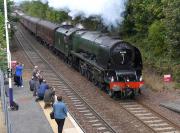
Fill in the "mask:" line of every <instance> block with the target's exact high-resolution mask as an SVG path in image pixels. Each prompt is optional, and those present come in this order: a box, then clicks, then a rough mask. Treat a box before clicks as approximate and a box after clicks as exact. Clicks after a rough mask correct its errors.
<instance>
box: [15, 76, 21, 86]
mask: <svg viewBox="0 0 180 133" xmlns="http://www.w3.org/2000/svg"><path fill="white" fill-rule="evenodd" d="M16 80H17V86H22V76H16Z"/></svg>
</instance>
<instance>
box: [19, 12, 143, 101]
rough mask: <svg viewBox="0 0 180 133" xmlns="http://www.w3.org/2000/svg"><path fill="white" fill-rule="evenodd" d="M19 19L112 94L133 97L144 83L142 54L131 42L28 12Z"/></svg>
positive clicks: (76, 67) (67, 60)
mask: <svg viewBox="0 0 180 133" xmlns="http://www.w3.org/2000/svg"><path fill="white" fill-rule="evenodd" d="M20 22H21V24H22V25H24V27H25V28H27V29H28V30H29V31H30V32H31V33H32V34H34V35H35V36H36V37H37V38H38V39H40V40H41V41H42V42H44V43H45V44H46V45H47V46H48V47H49V48H50V49H51V50H53V51H54V52H55V53H56V54H61V55H62V56H63V58H64V60H65V62H67V63H68V64H69V65H71V66H72V67H74V68H75V69H77V70H78V71H79V72H80V73H81V74H82V75H84V76H86V77H87V79H88V80H90V81H92V82H93V83H94V84H95V85H97V86H98V87H99V88H101V89H104V90H105V91H106V92H107V93H108V94H109V96H110V97H114V96H120V97H122V98H126V97H134V96H135V94H137V93H138V92H140V88H141V86H142V85H143V81H142V68H143V65H142V58H141V53H140V51H139V49H138V48H136V47H135V46H133V45H131V44H130V43H128V42H125V41H123V40H121V39H118V38H113V37H112V36H109V35H108V34H107V33H101V32H99V31H89V30H86V29H79V28H77V27H74V26H72V25H68V24H61V25H59V24H55V23H52V22H49V21H46V20H42V19H39V18H34V17H30V16H27V15H20Z"/></svg>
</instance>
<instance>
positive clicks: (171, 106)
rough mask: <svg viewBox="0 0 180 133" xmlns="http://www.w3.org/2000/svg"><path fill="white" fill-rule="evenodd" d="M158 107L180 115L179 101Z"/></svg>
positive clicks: (161, 104) (165, 103)
mask: <svg viewBox="0 0 180 133" xmlns="http://www.w3.org/2000/svg"><path fill="white" fill-rule="evenodd" d="M160 106H163V107H165V108H168V109H170V110H173V111H175V112H178V113H180V99H179V100H176V101H170V102H164V103H160Z"/></svg>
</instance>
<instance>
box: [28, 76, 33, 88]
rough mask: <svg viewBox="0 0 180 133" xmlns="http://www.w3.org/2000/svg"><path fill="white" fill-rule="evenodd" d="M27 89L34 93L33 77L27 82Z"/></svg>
mask: <svg viewBox="0 0 180 133" xmlns="http://www.w3.org/2000/svg"><path fill="white" fill-rule="evenodd" d="M29 89H30V91H34V77H32V78H31V80H29Z"/></svg>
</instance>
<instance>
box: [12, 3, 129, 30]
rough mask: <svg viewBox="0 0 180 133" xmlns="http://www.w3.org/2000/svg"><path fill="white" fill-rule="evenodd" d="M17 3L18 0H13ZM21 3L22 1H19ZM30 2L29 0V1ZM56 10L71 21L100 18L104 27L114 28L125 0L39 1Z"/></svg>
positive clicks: (118, 21) (122, 10)
mask: <svg viewBox="0 0 180 133" xmlns="http://www.w3.org/2000/svg"><path fill="white" fill-rule="evenodd" d="M15 1H18V0H15ZM21 1H22V0H21ZM29 1H30V0H29ZM41 1H42V2H43V3H46V2H48V4H49V6H50V7H53V8H54V9H56V10H63V11H66V12H68V15H69V16H71V17H72V19H74V18H76V17H77V16H81V17H85V18H88V17H90V16H100V18H101V20H102V22H103V24H104V25H106V26H114V27H116V26H117V25H118V24H120V23H121V22H122V21H123V16H122V13H123V12H124V11H125V5H126V2H127V0H41Z"/></svg>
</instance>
